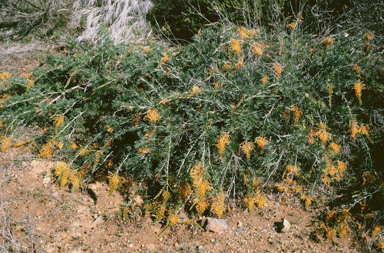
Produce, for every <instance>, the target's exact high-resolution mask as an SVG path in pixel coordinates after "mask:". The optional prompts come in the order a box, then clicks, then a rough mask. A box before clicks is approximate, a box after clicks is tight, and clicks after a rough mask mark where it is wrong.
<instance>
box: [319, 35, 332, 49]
mask: <svg viewBox="0 0 384 253" xmlns="http://www.w3.org/2000/svg"><path fill="white" fill-rule="evenodd" d="M334 41H335V38H332V37H327V38H324V39H322V40H321V43H323V44H325V47H326V48H329V47H330V46H331V45H332V44H333V42H334Z"/></svg>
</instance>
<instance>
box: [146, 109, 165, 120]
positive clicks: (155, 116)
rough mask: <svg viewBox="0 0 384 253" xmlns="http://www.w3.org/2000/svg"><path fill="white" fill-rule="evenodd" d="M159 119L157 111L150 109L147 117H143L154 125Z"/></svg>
mask: <svg viewBox="0 0 384 253" xmlns="http://www.w3.org/2000/svg"><path fill="white" fill-rule="evenodd" d="M160 118H161V116H160V113H159V111H158V110H156V109H154V108H151V109H150V110H149V111H148V112H147V115H146V116H145V119H147V120H148V121H150V122H153V123H155V122H156V121H158V120H159V119H160Z"/></svg>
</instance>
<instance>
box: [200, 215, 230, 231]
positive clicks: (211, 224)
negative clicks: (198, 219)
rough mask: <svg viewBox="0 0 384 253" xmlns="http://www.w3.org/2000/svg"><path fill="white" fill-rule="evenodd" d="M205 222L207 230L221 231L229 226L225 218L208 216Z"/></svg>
mask: <svg viewBox="0 0 384 253" xmlns="http://www.w3.org/2000/svg"><path fill="white" fill-rule="evenodd" d="M203 224H206V225H205V230H207V231H211V232H215V233H221V232H223V231H224V230H225V229H226V228H227V222H226V221H225V220H223V219H215V218H206V219H205V221H203Z"/></svg>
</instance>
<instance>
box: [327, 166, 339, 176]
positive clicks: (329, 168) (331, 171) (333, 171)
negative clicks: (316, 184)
mask: <svg viewBox="0 0 384 253" xmlns="http://www.w3.org/2000/svg"><path fill="white" fill-rule="evenodd" d="M336 172H337V169H336V167H335V166H334V165H333V164H332V163H328V164H327V173H328V175H330V176H334V175H335V174H336Z"/></svg>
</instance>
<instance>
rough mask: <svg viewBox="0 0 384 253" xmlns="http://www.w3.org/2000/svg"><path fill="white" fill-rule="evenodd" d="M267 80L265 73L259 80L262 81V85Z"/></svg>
mask: <svg viewBox="0 0 384 253" xmlns="http://www.w3.org/2000/svg"><path fill="white" fill-rule="evenodd" d="M267 81H268V76H267V75H265V76H263V78H261V82H262V84H263V85H264V84H266V83H267Z"/></svg>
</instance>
